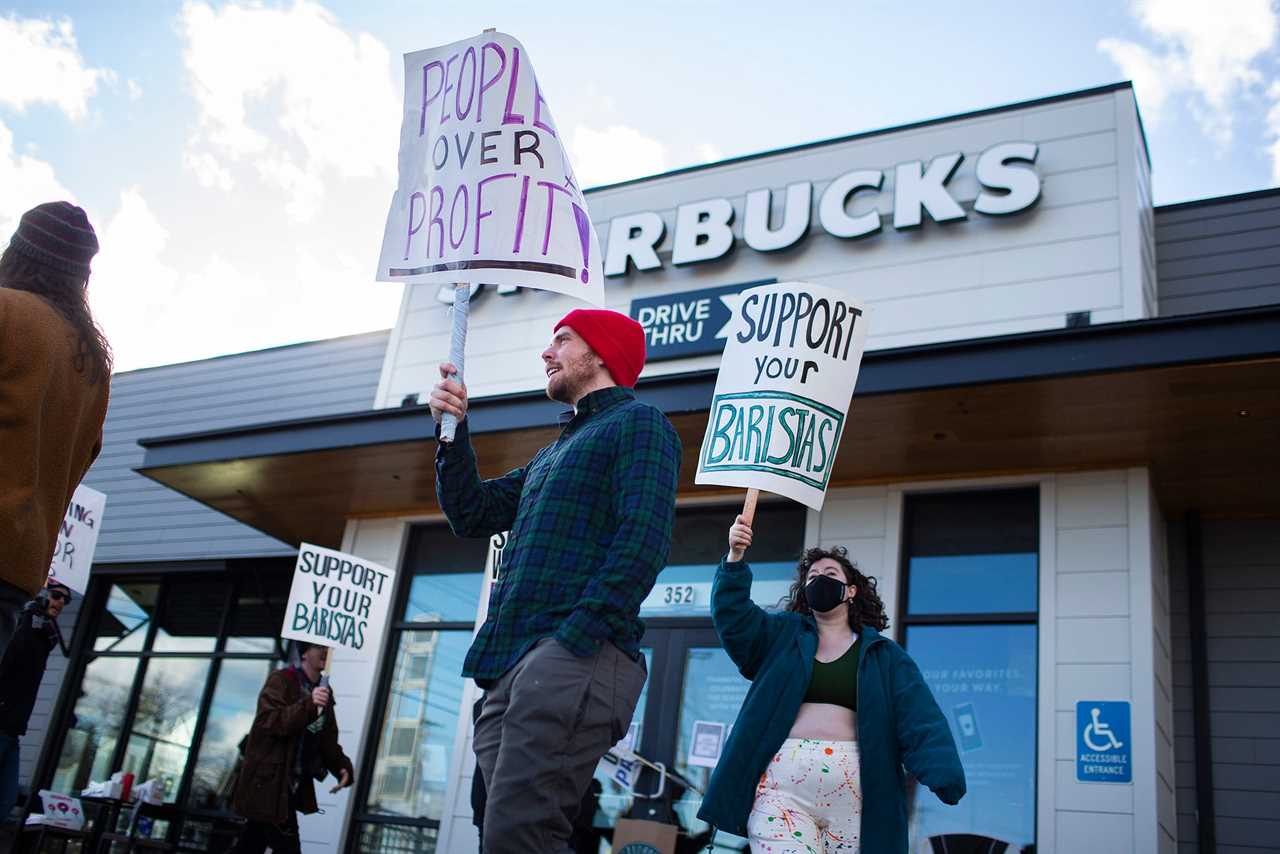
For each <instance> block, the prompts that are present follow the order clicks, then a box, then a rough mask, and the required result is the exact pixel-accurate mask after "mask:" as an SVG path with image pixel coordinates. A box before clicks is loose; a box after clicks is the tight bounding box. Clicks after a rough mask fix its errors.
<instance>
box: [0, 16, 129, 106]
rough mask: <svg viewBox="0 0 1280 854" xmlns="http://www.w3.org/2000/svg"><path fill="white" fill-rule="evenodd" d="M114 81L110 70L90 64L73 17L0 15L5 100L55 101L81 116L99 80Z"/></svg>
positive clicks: (1, 99)
mask: <svg viewBox="0 0 1280 854" xmlns="http://www.w3.org/2000/svg"><path fill="white" fill-rule="evenodd" d="M114 79H115V75H114V73H113V72H111V71H109V70H107V69H102V68H88V67H86V66H85V63H84V58H83V57H81V55H80V49H79V47H78V46H77V44H76V37H75V33H74V31H73V28H72V25H71V21H70V20H69V19H66V18H63V19H62V20H59V21H43V20H38V19H33V18H19V17H18V16H16V15H13V16H9V17H0V104H5V105H7V106H9V107H12V108H14V109H17V110H25V109H26V108H27V107H28V106H30V105H32V104H40V103H47V104H52V105H53V106H55V107H57V108H58V109H60V110H62V111H63V112H64V113H66V114H67V116H68V117H69V118H71V119H76V120H79V119H83V118H84V117H85V116H86V115H87V114H88V106H89V99H90V98H91V97H93V95H94V94H95V93H96V92H97V91H98V83H99V81H107V82H110V81H111V80H114Z"/></svg>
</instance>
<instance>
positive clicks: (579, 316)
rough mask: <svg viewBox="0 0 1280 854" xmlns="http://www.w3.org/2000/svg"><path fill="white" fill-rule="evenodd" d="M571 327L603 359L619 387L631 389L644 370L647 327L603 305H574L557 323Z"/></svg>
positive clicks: (557, 325)
mask: <svg viewBox="0 0 1280 854" xmlns="http://www.w3.org/2000/svg"><path fill="white" fill-rule="evenodd" d="M562 326H571V327H573V331H574V332H576V333H578V334H579V335H581V336H582V340H583V341H586V342H587V344H588V346H590V347H591V349H592V350H595V351H596V355H597V356H599V357H600V358H601V359H603V360H604V366H605V367H606V368H608V369H609V376H611V377H613V381H614V382H616V383H617V384H618V385H620V386H625V387H627V388H632V387H634V386H635V384H636V378H637V377H639V376H640V371H641V370H643V369H644V355H645V352H644V327H643V326H641V325H640V324H639V323H636V322H635V321H634V320H632V319H631V318H629V317H627V316H626V315H625V314H619V313H618V312H616V311H607V310H605V309H601V308H575V309H574V310H573V311H571V312H569V313H568V314H566V315H565V316H564V317H563V318H561V319H560V322H559V323H557V324H556V330H559V329H560V327H562Z"/></svg>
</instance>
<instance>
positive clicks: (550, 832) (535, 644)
mask: <svg viewBox="0 0 1280 854" xmlns="http://www.w3.org/2000/svg"><path fill="white" fill-rule="evenodd" d="M644 359H645V347H644V330H643V329H642V328H641V327H640V325H639V324H638V323H636V322H635V321H634V320H631V319H630V318H628V317H626V316H624V315H621V314H618V313H616V312H612V311H599V310H582V309H579V310H576V311H571V312H570V313H569V314H568V315H566V316H565V317H564V319H562V320H561V321H560V323H558V324H557V325H556V328H555V330H554V334H553V338H552V341H551V344H550V345H549V346H548V347H547V348H546V349H545V350H543V352H542V361H543V365H544V367H545V371H546V376H547V396H548V397H550V398H551V399H553V400H558V401H560V402H562V403H566V404H569V405H571V406H572V407H573V410H572V411H571V412H568V413H566V414H565V415H566V416H567V417H566V418H565V419H564V428H563V431H562V432H561V434H560V438H559V439H557V440H556V441H555V442H554V443H553V444H551V445H548V446H547V447H545V448H543V449H542V450H540V451H539V452H538V453H537V454H535V455H534V458H533V460H532V461H530V463H529V464H528V465H527V466H524V467H523V468H519V469H516V470H515V471H512V472H509V473H508V474H506V475H504V476H502V477H499V478H495V479H493V480H487V481H481V480H480V476H479V474H478V472H477V468H476V456H475V452H474V451H473V450H472V447H471V441H470V436H469V432H468V428H467V423H466V421H465V420H464V419H465V418H466V414H467V393H466V389H465V387H464V386H462V385H460V384H459V383H457V382H455V381H453V380H450V379H444V380H442V381H441V382H440V383H439V384H437V385H436V387H435V389H434V390H433V391H432V393H431V412H432V415H433V416H435V418H436V421H437V423H439V422H440V421H441V420H442V419H443V417H444V416H445V415H446V414H451V415H453V416H454V417H455V418H456V419H457V420H458V427H457V434H456V436H455V438H454V441H452V442H441V443H440V444H439V446H438V449H437V452H436V494H437V496H438V497H439V501H440V506H441V508H443V510H444V512H445V515H446V516H447V517H448V518H449V524H450V525H451V526H452V528H453V530H454V533H456V534H458V535H459V536H464V537H488V536H491V535H493V534H495V533H498V532H501V531H507V530H510V532H511V534H510V538H509V539H508V541H507V546H506V548H505V550H504V551H503V556H502V567H501V575H500V577H499V579H498V580H497V583H496V584H495V585H494V588H493V591H492V593H491V595H490V598H489V613H488V616H487V618H486V619H485V622H484V624H483V625H482V626H481V628H480V631H479V632H478V633H477V635H476V639H475V642H474V643H473V644H472V647H471V650H470V652H469V653H468V654H467V658H466V662H465V664H464V666H463V674H464V675H466V676H471V677H473V678H475V680H476V682H477V684H479V685H480V686H481V687H483V688H486V689H487V693H486V695H485V702H484V706H483V707H482V709H481V712H480V716H479V718H478V719H477V721H476V726H475V751H476V760H477V764H478V765H479V768H480V773H481V774H483V776H484V781H485V783H486V785H487V787H488V791H489V794H488V803H487V806H486V809H485V822H484V834H483V837H484V846H485V849H484V850H485V852H486V853H487V854H496V852H521V853H522V854H523V852H530V851H538V852H556V853H557V854H559V853H560V852H565V851H568V850H569V845H568V840H569V836H570V833H571V832H572V828H573V818H574V815H575V814H576V812H577V810H578V807H579V804H580V803H581V800H582V795H583V792H584V791H585V790H586V788H587V785H588V783H589V782H590V780H591V776H592V773H593V772H594V770H595V767H596V765H597V764H598V763H599V761H600V757H602V756H603V755H604V754H605V752H606V751H607V750H608V749H609V747H610V746H612V745H613V744H614V743H616V742H617V741H618V740H619V739H620V738H621V737H622V736H623V734H624V733H625V732H626V730H627V727H628V726H629V725H630V723H631V716H632V714H633V713H634V711H635V707H636V702H637V701H638V700H639V697H640V690H641V688H642V687H643V686H644V680H645V676H646V672H645V664H644V658H643V657H642V656H641V654H640V649H639V642H640V638H641V636H642V635H643V633H644V624H643V623H641V622H640V619H639V612H640V603H641V602H642V601H643V600H644V598H645V596H647V595H648V593H649V591H650V589H651V588H652V587H653V583H654V580H655V579H656V578H657V575H658V572H659V571H661V570H662V568H663V567H664V566H665V564H666V559H667V553H668V552H669V550H670V547H671V525H672V521H673V518H674V515H675V496H676V483H677V480H678V477H679V473H680V440H679V437H678V436H677V435H676V432H675V429H674V428H673V427H672V426H671V424H670V422H668V421H667V419H666V417H665V416H664V415H663V414H662V413H661V412H660V411H659V410H657V409H655V408H653V407H652V406H648V405H646V404H643V403H640V402H639V401H637V400H636V399H635V395H634V393H633V392H632V391H631V386H633V385H634V384H635V381H636V377H637V376H638V375H639V373H640V369H641V368H642V367H643V366H644ZM452 367H453V366H452V365H448V364H444V365H441V366H440V370H441V375H442V376H443V377H448V376H450V374H451V369H452ZM438 432H439V431H437V433H438Z"/></svg>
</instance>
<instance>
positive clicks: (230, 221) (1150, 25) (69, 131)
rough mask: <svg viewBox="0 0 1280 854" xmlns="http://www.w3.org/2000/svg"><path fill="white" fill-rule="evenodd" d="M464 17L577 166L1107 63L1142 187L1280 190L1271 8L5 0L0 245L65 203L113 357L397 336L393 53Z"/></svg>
mask: <svg viewBox="0 0 1280 854" xmlns="http://www.w3.org/2000/svg"><path fill="white" fill-rule="evenodd" d="M486 27H497V28H498V29H500V30H502V31H504V32H507V33H509V34H511V35H513V36H515V37H516V38H518V39H520V40H521V41H522V42H523V43H524V44H525V46H526V47H527V49H528V51H529V54H530V57H531V58H532V60H533V62H534V64H535V66H536V68H537V72H538V79H539V81H540V83H541V84H542V88H543V90H544V93H545V95H546V97H547V101H548V103H549V104H550V105H551V109H552V110H553V112H554V115H555V120H556V124H557V126H558V127H559V128H560V129H561V132H562V135H563V137H564V138H565V139H566V140H567V141H568V143H569V147H570V155H571V157H572V158H573V161H574V165H575V170H576V172H577V174H578V178H579V180H580V181H581V182H582V184H583V185H584V186H588V187H589V186H592V185H599V184H605V183H610V182H613V181H618V180H624V179H627V178H634V177H640V176H643V175H648V174H654V173H657V172H662V171H665V170H668V169H674V168H678V167H681V166H687V165H690V164H695V163H704V162H713V161H716V160H719V159H722V158H725V157H732V156H736V155H741V154H749V153H752V152H758V151H765V150H769V149H773V148H778V147H782V146H787V145H793V144H798V143H804V142H811V141H814V140H819V139H824V138H829V137H833V136H842V135H845V134H850V133H856V132H859V131H865V130H871V129H875V128H881V127H889V126H893V125H898V124H903V123H907V122H912V121H918V120H922V119H928V118H933V117H938V116H946V115H952V114H955V113H960V112H965V111H969V110H975V109H982V108H986V107H991V106H996V105H999V104H1006V103H1011V102H1017V101H1022V100H1029V99H1032V98H1039V97H1044V96H1048V95H1054V94H1058V93H1062V92H1069V91H1075V90H1079V89H1085V88H1089V87H1093V86H1098V85H1102V84H1106V83H1112V82H1116V81H1120V80H1132V81H1133V82H1134V86H1135V89H1136V92H1137V98H1138V105H1139V110H1140V112H1141V115H1142V119H1143V122H1144V127H1145V129H1146V133H1147V137H1148V143H1149V147H1150V151H1151V159H1152V171H1153V174H1152V182H1153V191H1154V196H1155V201H1156V203H1157V204H1168V203H1173V202H1179V201H1185V200H1189V199H1197V198H1206V197H1211V196H1219V195H1226V194H1230V193H1238V192H1246V191H1251V190H1259V189H1264V188H1268V187H1273V186H1275V185H1276V184H1277V183H1280V73H1278V71H1280V69H1278V63H1277V44H1278V40H1280V12H1278V10H1277V8H1276V7H1275V6H1273V5H1272V3H1270V2H1269V1H1268V0H1230V2H1229V3H1226V4H1218V3H1205V2H1202V0H1129V1H1128V2H1127V0H1080V2H1075V3H1061V2H1049V0H1020V1H1019V2H1001V0H988V2H983V3H976V4H969V5H967V6H965V7H964V8H963V9H961V8H957V7H956V6H955V5H954V4H952V3H944V2H934V0H922V1H921V2H915V3H901V2H892V0H884V1H883V2H882V1H881V0H841V1H840V2H805V3H777V2H756V0H723V2H722V0H693V2H690V0H683V2H668V0H651V2H649V3H646V4H642V5H640V6H637V5H635V4H614V3H600V2H595V3H585V2H557V3H532V2H488V1H487V0H457V2H438V0H430V2H413V3H410V2H356V0H350V1H349V2H348V0H342V2H339V0H323V2H321V0H278V1H277V0H233V2H216V0H185V2H182V1H181V0H113V2H109V3H103V2H99V0H92V2H90V1H89V0H86V1H85V2H64V3H37V2H18V3H13V2H5V0H0V241H7V239H8V235H10V234H12V232H13V229H14V228H15V227H16V225H17V221H18V218H19V217H20V216H21V214H22V212H23V211H24V210H26V209H27V208H29V207H31V206H32V205H34V204H37V203H39V202H42V201H48V200H51V199H56V198H63V199H69V200H72V201H75V202H76V203H78V204H80V205H82V206H83V207H84V208H85V209H86V211H88V213H89V216H90V219H91V221H92V222H93V224H94V226H95V227H96V228H97V230H98V234H99V238H100V240H101V243H102V247H103V248H102V252H101V253H100V254H99V256H98V257H97V258H96V259H95V261H94V264H93V275H92V278H91V280H90V294H91V304H92V307H93V310H94V313H95V315H96V317H97V318H98V320H99V322H100V323H101V324H102V326H103V327H104V329H105V330H106V332H107V335H108V337H109V338H110V340H111V341H112V344H113V346H114V348H115V351H116V366H117V370H131V369H135V368H141V367H147V366H152V365H159V364H169V363H174V362H182V361H189V360H192V359H199V358H205V357H208V356H215V355H221V354H225V353H236V352H243V351H246V350H254V349H260V348H263V347H270V346H276V345H281V344H289V343H294V342H297V341H309V340H316V339H320V338H328V337H333V336H337V335H345V334H351V333H356V332H363V331H369V330H374V329H386V328H390V327H391V326H393V325H394V324H395V321H396V315H397V311H398V308H399V304H400V289H401V286H400V285H395V284H387V283H380V282H375V281H374V268H375V266H376V263H377V255H378V249H379V244H380V241H381V235H382V228H383V225H384V222H385V219H386V214H387V209H388V205H389V203H390V200H391V194H392V192H393V190H394V187H395V181H396V175H395V170H396V145H397V140H398V134H399V126H400V121H401V115H402V107H401V99H402V93H403V63H402V59H401V57H402V55H403V54H404V53H407V52H410V51H414V50H421V49H423V48H426V47H432V46H436V45H442V44H447V43H449V42H452V41H456V40H458V39H462V38H466V37H469V36H472V35H475V34H476V33H477V32H479V31H480V30H482V29H484V28H486Z"/></svg>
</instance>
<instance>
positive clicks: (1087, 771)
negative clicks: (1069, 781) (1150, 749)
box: [1076, 700, 1133, 783]
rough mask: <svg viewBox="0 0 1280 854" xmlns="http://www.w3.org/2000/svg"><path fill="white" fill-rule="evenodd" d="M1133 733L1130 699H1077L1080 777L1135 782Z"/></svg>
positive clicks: (1078, 771)
mask: <svg viewBox="0 0 1280 854" xmlns="http://www.w3.org/2000/svg"><path fill="white" fill-rule="evenodd" d="M1130 733H1131V726H1130V719H1129V704H1128V703H1125V702H1116V701H1106V700H1081V701H1080V702H1078V703H1076V779H1077V780H1079V781H1080V782H1082V783H1129V782H1132V781H1133V748H1132V747H1131V746H1130Z"/></svg>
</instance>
